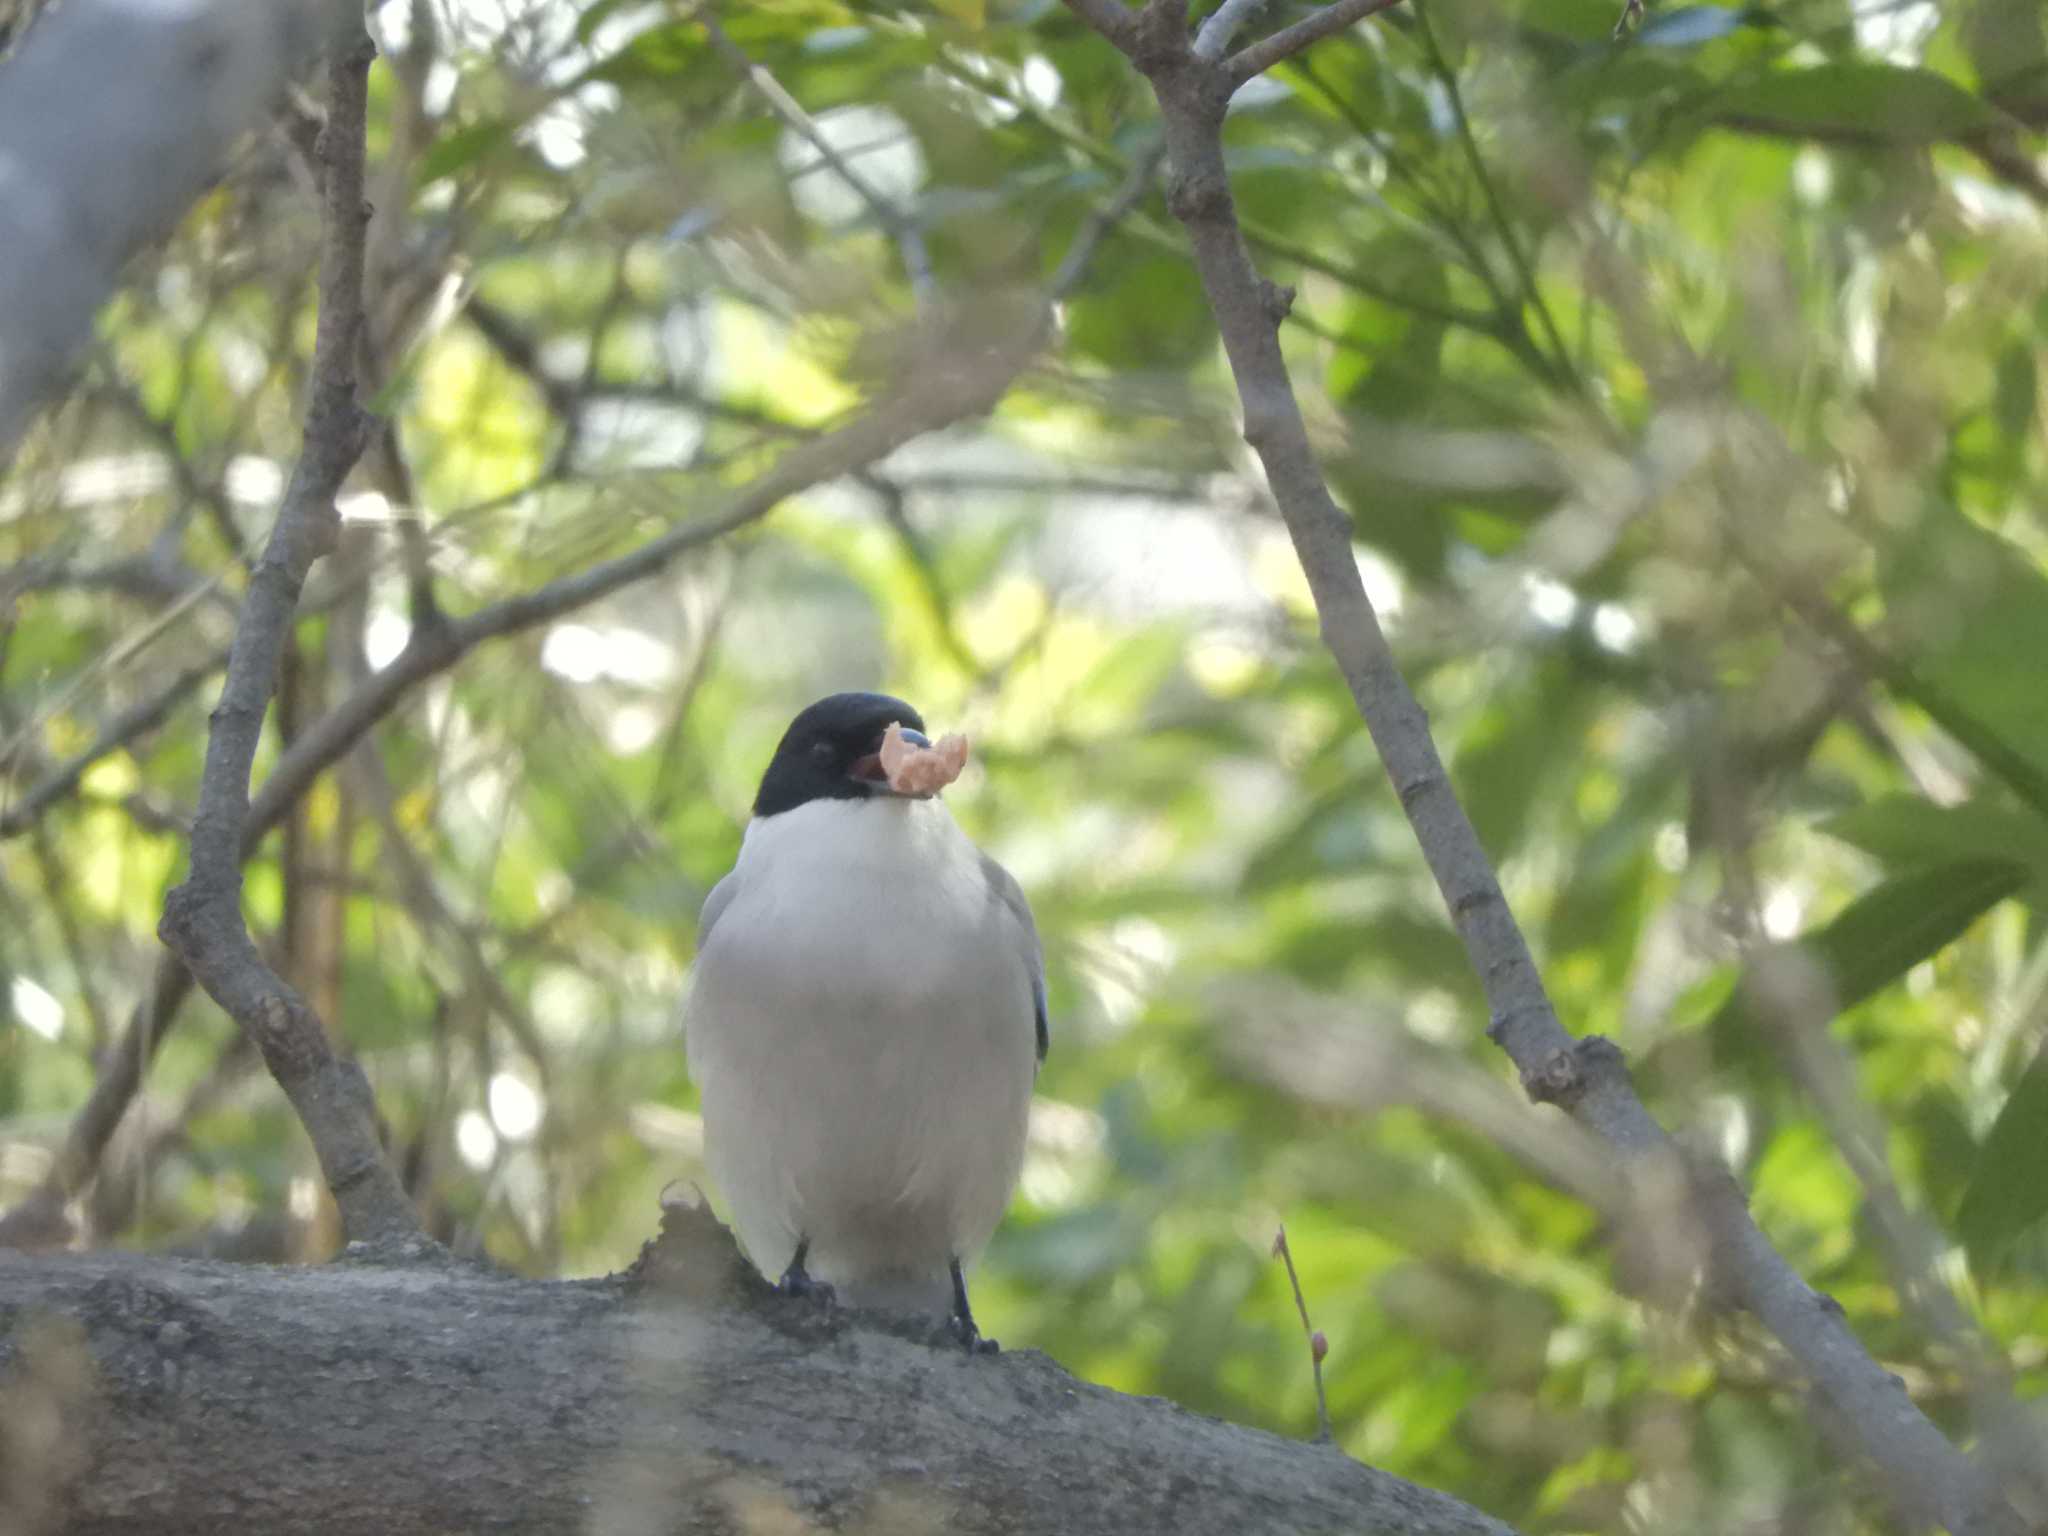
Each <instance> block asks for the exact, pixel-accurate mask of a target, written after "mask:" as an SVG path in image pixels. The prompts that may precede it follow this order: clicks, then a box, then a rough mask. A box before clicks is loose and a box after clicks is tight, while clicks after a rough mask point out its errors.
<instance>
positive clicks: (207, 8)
mask: <svg viewBox="0 0 2048 1536" xmlns="http://www.w3.org/2000/svg"><path fill="white" fill-rule="evenodd" d="M350 14H354V15H356V16H358V17H359V16H360V15H361V14H362V12H361V5H360V3H359V0H357V3H354V4H351V3H347V0H147V3H145V0H68V3H66V4H64V5H62V6H59V7H57V8H55V9H54V10H53V11H52V13H51V14H50V16H49V17H48V19H47V20H46V21H44V22H43V23H42V24H41V25H40V26H38V27H37V28H36V29H35V31H34V32H33V33H32V34H31V35H30V37H29V38H28V40H27V41H26V42H25V43H24V44H23V46H22V48H21V51H20V52H19V53H17V54H16V55H15V56H14V57H12V58H10V59H9V60H8V61H7V63H6V67H5V70H4V72H0V464H4V463H6V462H7V460H8V459H9V458H10V457H11V456H12V454H13V451H14V445H15V442H16V441H17V440H18V439H19V437H20V436H21V433H22V430H23V429H24V428H25V427H26V426H27V424H28V421H29V418H30V416H31V415H32V414H33V413H34V411H35V409H36V408H37V407H38V406H39V405H40V404H41V403H42V402H43V401H44V400H45V399H47V398H48V397H49V396H50V395H51V394H52V393H53V392H54V391H55V390H56V389H57V388H58V386H59V385H60V384H61V383H62V381H63V379H64V376H65V374H66V373H67V372H68V370H69V368H70V365H71V361H72V358H73V355H74V353H75V352H76V351H77V349H78V347H79V345H80V343H81V342H83V341H84V339H85V336H86V333H87V331H88V330H89V328H90V326H91V323H92V316H93V312H94V311H95V310H97V309H98V308H99V306H100V303H101V301H102V300H104V299H105V298H106V296H107V293H108V292H109V291H110V290H111V289H112V288H113V286H114V279H115V277H116V275H117V274H118V273H119V271H120V269H121V264H122V263H123V262H125V261H126V260H127V259H128V258H129V256H131V255H132V254H134V252H135V251H136V250H137V249H138V248H139V247H140V246H141V245H142V244H143V243H144V242H145V241H147V240H149V239H150V238H151V237H153V236H156V235H160V234H162V233H163V231H164V229H165V227H166V226H167V225H169V224H170V223H171V222H172V221H173V220H174V219H176V218H177V217H178V215H179V214H180V213H182V212H183V211H184V209H185V206H186V205H187V204H188V203H190V202H191V200H192V199H193V198H194V197H196V196H197V195H198V194H199V193H200V191H202V190H203V189H204V187H205V186H206V184H207V181H208V179H209V178H211V177H212V176H213V175H214V174H215V173H216V171H217V170H218V169H219V166H220V163H221V160H222V158H223V157H224V156H225V154H226V152H227V149H228V146H229V144H230V143H231V142H232V141H233V139H234V138H235V136H236V135H237V134H239V133H241V132H242V131H243V130H244V129H245V128H247V127H248V126H249V124H250V123H251V122H252V121H254V119H255V118H256V116H257V115H258V114H259V113H260V112H261V111H262V109H263V107H264V105H265V104H266V103H267V102H268V101H269V100H270V99H271V97H272V96H273V95H274V94H275V93H276V91H277V88H278V86H279V85H280V84H282V83H283V81H284V80H285V78H286V77H287V76H288V75H289V74H290V73H291V72H292V71H293V70H295V69H296V68H298V67H299V65H300V64H301V63H303V62H304V61H305V59H306V58H307V57H308V56H309V55H310V54H311V53H312V52H313V51H314V50H315V49H316V48H317V47H318V46H319V45H320V43H321V42H322V41H323V40H324V39H325V37H326V36H327V35H328V30H329V29H330V28H331V27H332V26H334V25H335V24H337V23H338V22H339V21H340V20H341V19H342V18H345V17H347V16H349V15H350ZM81 102H91V103H92V104H93V105H92V110H91V111H81V110H80V109H79V103H81Z"/></svg>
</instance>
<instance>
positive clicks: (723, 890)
mask: <svg viewBox="0 0 2048 1536" xmlns="http://www.w3.org/2000/svg"><path fill="white" fill-rule="evenodd" d="M738 874H739V871H738V870H733V871H731V872H729V873H728V874H727V875H726V876H725V878H724V879H722V880H720V881H719V882H718V884H716V885H714V886H713V887H711V893H710V894H709V895H708V896H706V897H705V898H704V908H703V910H702V911H700V912H699V913H698V914H697V953H699V954H700V955H701V954H702V953H703V952H704V946H705V945H706V944H708V943H710V942H711V927H712V924H714V923H716V922H717V921H718V917H719V914H720V913H722V912H723V911H725V909H726V908H727V907H729V906H731V905H732V899H733V896H734V895H735V894H736V893H737V892H738V891H739V888H740V883H739V881H738V880H737V879H736V878H735V876H737V875H738Z"/></svg>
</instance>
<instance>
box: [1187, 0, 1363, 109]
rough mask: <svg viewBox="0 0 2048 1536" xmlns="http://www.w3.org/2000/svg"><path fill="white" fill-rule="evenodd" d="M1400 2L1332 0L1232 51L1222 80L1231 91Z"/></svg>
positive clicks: (1225, 65)
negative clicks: (1308, 13)
mask: <svg viewBox="0 0 2048 1536" xmlns="http://www.w3.org/2000/svg"><path fill="white" fill-rule="evenodd" d="M1400 3H1401V0H1332V3H1331V4H1329V5H1326V6H1324V7H1323V8H1322V9H1321V10H1320V11H1317V12H1316V13H1315V15H1313V16H1305V17H1303V18H1302V19H1301V20H1300V21H1297V22H1296V23H1295V24H1294V25H1293V26H1291V27H1282V28H1281V29H1280V30H1279V31H1278V32H1275V33H1274V34H1273V35H1272V36H1270V37H1262V38H1260V39H1259V40H1258V41H1257V42H1256V43H1252V44H1250V45H1248V46H1247V47H1245V48H1242V49H1240V50H1239V51H1238V52H1236V53H1234V54H1232V55H1231V56H1230V57H1229V58H1228V59H1226V60H1225V61H1224V63H1223V76H1224V79H1225V80H1226V81H1227V82H1228V84H1229V88H1230V89H1231V90H1233V91H1234V90H1236V89H1237V88H1238V87H1239V86H1241V85H1243V84H1244V83H1245V82H1246V81H1247V80H1251V79H1254V78H1256V77H1257V76H1259V75H1262V74H1264V73H1265V72H1266V71H1267V70H1269V69H1271V68H1272V67H1273V66H1274V65H1275V64H1278V63H1279V62H1280V61H1281V60H1283V59H1289V58H1292V57H1293V56H1294V55H1295V54H1297V53H1299V52H1301V50H1302V49H1304V48H1306V47H1308V46H1309V45H1310V44H1312V43H1319V42H1321V41H1322V40H1323V39H1324V38H1326V37H1328V36H1330V35H1331V34H1332V33H1335V32H1342V31H1343V30H1344V29H1345V28H1346V27H1353V26H1356V25H1357V24H1358V23H1359V22H1361V21H1363V20H1365V18H1366V17H1368V16H1377V15H1378V14H1379V13H1380V12H1381V11H1390V10H1392V9H1393V8H1394V7H1395V6H1397V5H1399V4H1400Z"/></svg>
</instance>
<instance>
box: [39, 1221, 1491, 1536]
mask: <svg viewBox="0 0 2048 1536" xmlns="http://www.w3.org/2000/svg"><path fill="white" fill-rule="evenodd" d="M667 1225H668V1231H667V1232H666V1233H665V1234H664V1236H663V1238H662V1239H661V1241H660V1242H659V1243H656V1244H650V1245H649V1248H648V1250H647V1251H646V1253H644V1254H643V1255H642V1258H641V1260H640V1262H639V1263H638V1264H636V1265H635V1266H634V1268H633V1270H631V1271H629V1272H628V1273H626V1274H624V1275H620V1276H614V1277H611V1278H609V1279H606V1280H596V1281H583V1282H573V1281H572V1282H542V1281H531V1280H519V1279H509V1278H503V1277H499V1276H495V1275H489V1274H485V1273H482V1272H479V1271H476V1270H472V1269H469V1268H466V1267H454V1266H451V1265H447V1264H441V1265H418V1264H415V1265H411V1266H407V1267H386V1266H381V1265H373V1264H369V1263H352V1262H348V1261H346V1260H344V1262H342V1263H338V1264H334V1265H330V1266H327V1267H325V1268H318V1269H282V1268H268V1267H258V1266H238V1265H231V1264H216V1263H204V1262H190V1261H187V1262H170V1261H164V1260H152V1259H148V1258H144V1257H139V1256H136V1255H126V1254H96V1255H91V1256H78V1257H61V1258H59V1257H31V1256H27V1255H18V1254H4V1253H0V1405H4V1406H0V1471H5V1472H7V1473H9V1474H11V1475H10V1477H9V1484H10V1486H9V1487H7V1488H6V1489H4V1490H0V1526H4V1527H6V1528H7V1529H8V1530H10V1531H22V1532H24V1533H27V1532H33V1531H37V1530H39V1529H42V1530H56V1529H62V1530H64V1531H66V1532H69V1533H75V1536H95V1533H116V1532H148V1533H149V1536H183V1533H193V1536H198V1533H212V1532H215V1531H219V1530H226V1529H241V1530H261V1531H264V1532H266V1533H269V1536H293V1533H304V1532H321V1533H334V1532H355V1531H362V1532H376V1533H379V1536H409V1533H414V1532H418V1533H423V1536H424V1533H428V1532H432V1533H437V1536H438V1533H446V1532H451V1531H484V1530H489V1531H493V1532H504V1533H514V1536H517V1533H523V1532H536V1533H538V1532H547V1533H550V1536H554V1533H561V1532H605V1533H614V1532H617V1533H624V1532H632V1533H636V1536H637V1533H647V1536H653V1533H661V1532H686V1531H687V1532H720V1533H723V1532H738V1531H764V1532H765V1531H774V1532H800V1531H809V1530H826V1529H830V1530H862V1531H874V1532H878V1533H879V1532H889V1533H899V1532H900V1533H906V1536H909V1533H919V1532H940V1531H948V1532H962V1533H970V1536H971V1533H978V1532H988V1533H1006V1536H1007V1533H1019V1532H1048V1533H1062V1536H1089V1533H1092V1532H1101V1533H1114V1536H1147V1533H1150V1532H1155V1531H1156V1532H1161V1533H1166V1532H1172V1533H1174V1536H1200V1533H1204V1532H1216V1533H1219V1536H1222V1533H1230V1536H1238V1533H1243V1532H1258V1531H1274V1532H1283V1531H1284V1532H1288V1533H1290V1536H1293V1533H1302V1536H1307V1533H1317V1532H1331V1533H1335V1532H1364V1531H1384V1532H1407V1533H1417V1536H1423V1533H1453V1532H1456V1533H1470V1536H1505V1533H1507V1531H1508V1528H1507V1527H1505V1526H1503V1525H1501V1524H1499V1523H1498V1522H1495V1521H1493V1520H1490V1519H1488V1518H1486V1517H1485V1516H1483V1515H1481V1514H1479V1513H1478V1512H1477V1511H1475V1510H1473V1509H1471V1508H1469V1507H1467V1506H1465V1505H1463V1504H1460V1503H1458V1502H1457V1501H1456V1500H1454V1499H1452V1498H1449V1497H1447V1496H1446V1495H1443V1494H1439V1493H1433V1492H1430V1491H1428V1490H1426V1489H1422V1488H1418V1487H1415V1486H1414V1485H1413V1484H1410V1483H1405V1482H1403V1481H1401V1480H1400V1479H1398V1478H1395V1477H1392V1476H1390V1475H1388V1474H1386V1473H1383V1472H1378V1471H1375V1470H1373V1469H1372V1468H1370V1467H1366V1466H1362V1465H1360V1464H1359V1463H1358V1462H1355V1461H1352V1460H1350V1459H1349V1458H1347V1457H1346V1456H1344V1455H1343V1454H1342V1453H1340V1452H1338V1451H1336V1450H1334V1449H1332V1448H1330V1447H1327V1446H1318V1445H1311V1444H1307V1443H1301V1442H1296V1441H1290V1440H1284V1439H1281V1438H1279V1437H1277V1436H1274V1435H1269V1434H1265V1433H1263V1432H1260V1431H1256V1430H1250V1429H1243V1428H1239V1427H1235V1426H1232V1425H1228V1424H1224V1423H1221V1422H1219V1421H1217V1420H1214V1419H1209V1418H1204V1417H1202V1416H1200V1415H1198V1414H1193V1413H1189V1412H1187V1411H1185V1410H1183V1409H1180V1408H1177V1407H1175V1406H1174V1405H1172V1404H1170V1403H1166V1402H1163V1401H1160V1400H1158V1399H1151V1398H1131V1397H1124V1396H1121V1395H1119V1394H1117V1393H1115V1392H1111V1391H1108V1390H1106V1389H1104V1388H1101V1387H1095V1386H1090V1385H1088V1384H1087V1383H1085V1382H1080V1381H1077V1380H1075V1379H1074V1378H1073V1377H1071V1376H1069V1375H1068V1374H1067V1373H1066V1372H1065V1371H1063V1370H1061V1369H1060V1367H1059V1366H1057V1365H1056V1364H1054V1363H1053V1362H1052V1361H1051V1360H1049V1359H1047V1358H1046V1357H1044V1356H1043V1355H1039V1354H1036V1353H1034V1352H1031V1351H1012V1352H1008V1353H1005V1354H1002V1355H999V1356H996V1357H993V1358H990V1357H972V1356H969V1355H967V1354H965V1353H963V1352H962V1351H960V1350H959V1349H958V1348H957V1347H956V1346H953V1345H951V1344H950V1343H949V1342H942V1341H940V1340H936V1339H926V1338H922V1337H919V1336H917V1330H916V1329H915V1328H912V1327H909V1326H897V1327H892V1326H890V1325H888V1324H886V1323H883V1322H878V1321H876V1320H871V1319H866V1318H855V1317H852V1316H849V1315H847V1314H845V1313H842V1312H826V1311H822V1310H820V1309H818V1308H817V1307H816V1306H814V1305H813V1304H811V1303H809V1302H796V1301H789V1300H784V1299H782V1298H780V1297H777V1296H774V1295H772V1294H771V1293H769V1292H768V1290H767V1288H766V1287H765V1286H764V1285H762V1284H761V1282H760V1281H758V1280H757V1279H754V1278H753V1277H752V1274H751V1271H748V1270H746V1269H745V1268H744V1266H743V1264H741V1262H740V1260H739V1258H738V1254H737V1252H736V1250H734V1249H733V1247H732V1245H731V1242H730V1239H728V1238H727V1237H726V1236H725V1234H724V1231H723V1229H722V1228H720V1227H718V1226H717V1224H716V1223H715V1222H712V1221H711V1220H710V1219H709V1218H708V1217H707V1216H704V1215H703V1214H701V1213H699V1212H695V1211H675V1212H671V1214H670V1219H669V1222H668V1223H667ZM36 1445H47V1446H49V1447H52V1448H53V1449H51V1450H49V1451H47V1452H40V1453H38V1452H36V1450H35V1446H36ZM24 1476H26V1477H27V1478H28V1479H29V1481H28V1482H27V1483H24V1482H23V1481H22V1479H23V1478H24ZM38 1479H39V1480H40V1486H37V1481H38ZM60 1482H61V1483H62V1485H63V1486H62V1487H61V1489H60V1488H58V1487H56V1486H54V1485H56V1484H58V1483H60Z"/></svg>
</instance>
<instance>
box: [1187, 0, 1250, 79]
mask: <svg viewBox="0 0 2048 1536" xmlns="http://www.w3.org/2000/svg"><path fill="white" fill-rule="evenodd" d="M1265 8H1266V0H1223V3H1222V4H1221V5H1219V6H1217V7H1216V9H1215V10H1214V11H1212V12H1210V14H1209V19H1208V20H1207V21H1205V22H1203V23H1202V30H1201V31H1199V32H1197V33H1196V34H1195V57H1196V58H1198V59H1201V60H1204V61H1205V62H1207V63H1210V64H1213V63H1215V62H1216V61H1217V60H1218V59H1220V58H1222V57H1223V54H1224V50H1226V49H1227V48H1229V47H1230V40H1231V39H1232V38H1233V37H1235V36H1237V29H1238V28H1239V27H1241V26H1243V25H1244V24H1245V23H1246V22H1248V21H1250V20H1251V19H1252V18H1253V17H1254V16H1256V15H1258V14H1259V12H1260V11H1263V10H1264V9H1265Z"/></svg>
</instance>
